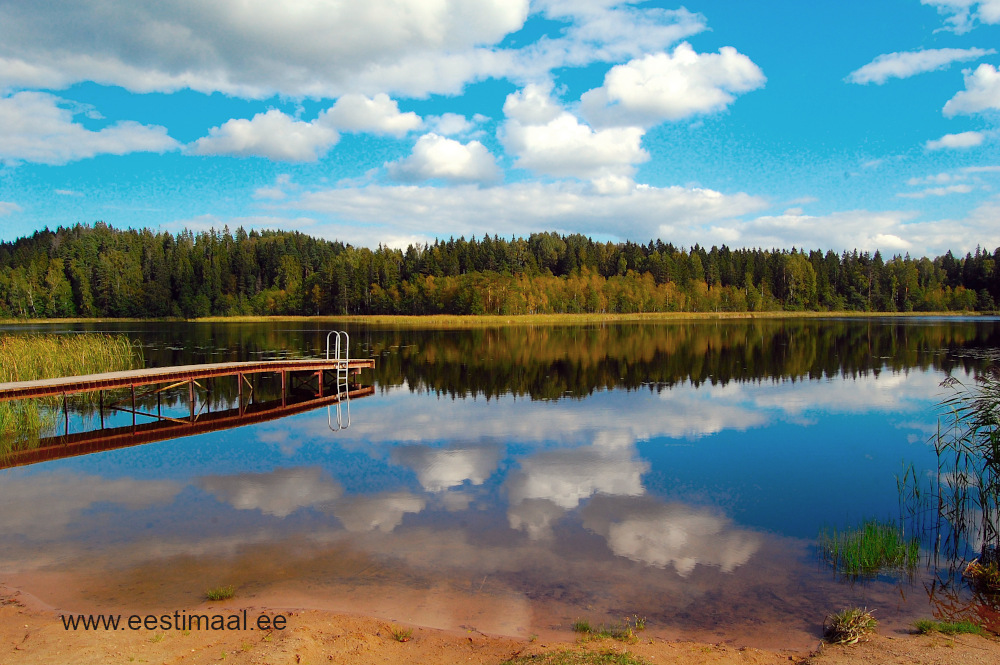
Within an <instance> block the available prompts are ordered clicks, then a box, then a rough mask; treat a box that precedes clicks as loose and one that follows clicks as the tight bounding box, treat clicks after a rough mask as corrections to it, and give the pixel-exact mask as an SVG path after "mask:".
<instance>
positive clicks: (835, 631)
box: [824, 607, 878, 644]
mask: <svg viewBox="0 0 1000 665" xmlns="http://www.w3.org/2000/svg"><path fill="white" fill-rule="evenodd" d="M877 626H878V621H876V620H875V617H874V616H872V612H870V611H868V610H867V609H861V608H860V607H852V608H850V609H846V610H841V611H840V612H837V613H835V614H831V615H830V616H828V617H827V618H826V621H825V622H824V627H825V630H824V637H825V638H826V641H827V642H829V643H830V644H857V643H858V642H860V641H861V640H863V639H865V638H867V637H868V636H869V635H871V634H872V633H874V632H875V628H876V627H877Z"/></svg>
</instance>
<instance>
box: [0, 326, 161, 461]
mask: <svg viewBox="0 0 1000 665" xmlns="http://www.w3.org/2000/svg"><path fill="white" fill-rule="evenodd" d="M142 366H143V357H142V347H141V346H140V345H139V343H138V342H133V341H131V340H130V339H129V338H128V337H126V336H125V335H106V334H100V333H91V334H79V335H77V334H73V335H4V336H0V383H8V382H16V381H33V380H36V379H51V378H56V377H60V376H79V375H83V374H97V373H101V372H114V371H120V370H127V369H134V368H137V367H142ZM59 404H60V400H59V399H58V398H45V399H22V400H13V401H9V402H0V453H3V452H6V451H10V450H12V449H14V448H15V447H16V446H18V444H19V443H23V442H24V441H30V440H32V439H36V438H37V437H38V435H39V432H41V431H42V430H44V429H45V428H46V427H50V426H52V424H53V423H54V421H55V418H56V410H55V407H56V406H58V405H59Z"/></svg>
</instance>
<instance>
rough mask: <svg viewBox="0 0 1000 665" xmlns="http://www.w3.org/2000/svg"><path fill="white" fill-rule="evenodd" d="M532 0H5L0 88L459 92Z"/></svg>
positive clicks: (500, 57) (496, 66)
mask: <svg viewBox="0 0 1000 665" xmlns="http://www.w3.org/2000/svg"><path fill="white" fill-rule="evenodd" d="M527 16H528V0H449V1H448V2H444V1H440V2H424V1H422V0H366V1H365V2H344V1H342V0H290V1H289V2H283V3H274V2H271V1H270V0H215V1H213V2H203V3H191V2H188V1H187V0H132V1H131V2H128V3H114V2H110V3H109V2H104V1H103V0H80V1H79V2H72V3H67V2H57V3H42V4H39V3H22V2H13V3H12V2H6V3H3V4H2V5H0V65H2V66H0V89H2V88H4V87H6V86H45V87H65V86H69V85H71V84H73V83H76V82H80V81H95V82H97V83H101V84H105V85H118V86H122V87H124V88H126V89H128V90H131V91H134V92H152V91H165V92H172V91H175V90H179V89H183V88H191V89H193V90H198V91H201V92H214V91H219V92H224V93H226V94H230V95H236V96H242V97H252V98H266V97H270V96H272V95H274V94H284V95H289V96H313V97H328V98H332V97H339V96H341V95H342V94H345V93H350V92H361V93H367V94H374V93H377V92H386V91H389V90H401V91H405V92H408V93H409V94H415V95H423V94H427V93H429V92H455V91H457V90H458V89H460V88H461V86H462V85H463V84H464V83H466V82H468V81H469V80H473V79H475V78H478V77H481V76H484V75H492V74H493V73H494V72H495V71H501V70H503V69H504V68H509V64H508V62H507V61H508V60H509V58H505V57H504V54H502V53H498V52H495V51H494V50H491V48H490V47H492V46H494V45H496V44H497V43H498V42H500V40H502V39H503V38H504V37H505V36H506V35H507V34H509V33H511V32H513V31H516V30H518V29H520V28H521V26H523V25H524V21H525V19H526V18H527Z"/></svg>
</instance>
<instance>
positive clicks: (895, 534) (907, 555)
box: [819, 519, 920, 576]
mask: <svg viewBox="0 0 1000 665" xmlns="http://www.w3.org/2000/svg"><path fill="white" fill-rule="evenodd" d="M819 547H820V550H821V551H822V552H823V558H824V559H826V560H827V561H828V562H829V563H830V564H832V565H833V567H834V568H835V569H836V570H837V571H838V572H841V573H843V574H845V575H850V576H859V575H875V574H877V573H880V572H883V571H887V570H912V569H914V568H915V567H916V566H917V564H918V563H919V561H920V541H919V539H917V538H915V537H911V538H906V537H905V536H904V535H903V529H902V527H900V526H899V525H898V524H896V523H895V522H893V521H891V520H888V521H884V522H883V521H880V520H877V519H869V520H866V521H865V522H864V523H863V524H862V525H861V526H860V527H854V528H851V529H847V530H845V531H837V530H836V529H824V530H823V531H821V532H820V534H819Z"/></svg>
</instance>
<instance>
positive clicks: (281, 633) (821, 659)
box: [0, 587, 1000, 665]
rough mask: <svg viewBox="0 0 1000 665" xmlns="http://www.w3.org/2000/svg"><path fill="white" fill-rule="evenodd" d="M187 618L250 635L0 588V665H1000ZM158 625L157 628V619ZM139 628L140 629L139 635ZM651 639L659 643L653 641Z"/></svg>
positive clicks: (354, 618)
mask: <svg viewBox="0 0 1000 665" xmlns="http://www.w3.org/2000/svg"><path fill="white" fill-rule="evenodd" d="M184 612H185V613H191V614H196V613H204V614H206V615H215V614H218V615H224V616H227V617H237V620H239V618H240V617H244V616H246V617H249V623H250V627H248V626H245V625H244V626H230V628H233V629H231V630H187V629H184V627H183V626H180V627H179V628H177V627H176V626H171V629H170V630H162V629H161V628H162V624H159V623H157V625H156V626H155V627H154V628H153V629H148V628H147V627H146V626H144V625H142V621H141V619H140V620H137V621H136V622H134V623H133V626H132V627H127V626H126V625H122V626H120V627H119V629H118V630H107V629H99V630H87V629H84V628H82V627H80V626H78V627H77V628H75V629H74V628H72V627H71V628H69V629H67V628H66V627H65V625H64V624H65V622H64V620H63V617H62V615H61V613H60V612H59V611H58V610H56V609H52V608H46V607H45V606H44V604H42V603H40V602H39V601H38V600H37V599H36V598H34V597H33V596H31V595H29V594H27V593H24V592H21V591H18V590H16V589H12V588H9V587H0V662H3V663H18V664H19V665H20V664H29V663H46V664H48V663H60V662H73V663H78V664H79V665H88V664H98V663H101V664H103V663H132V662H137V663H164V664H169V663H184V664H197V663H219V662H225V663H239V664H242V663H247V664H251V663H253V664H264V663H268V664H270V663H275V664H279V663H282V664H283V663H295V664H300V663H343V664H345V665H346V664H348V663H349V664H351V665H366V664H369V663H371V664H374V663H414V664H421V663H426V664H432V663H433V664H443V663H460V662H461V663H471V664H478V665H490V664H499V663H505V662H508V661H513V662H515V663H518V662H541V663H545V662H548V661H547V660H546V659H545V657H546V656H549V657H551V656H552V655H554V654H559V653H562V652H576V653H584V652H596V653H599V654H609V653H613V654H625V653H627V654H630V655H631V656H632V657H633V658H634V659H636V660H635V662H640V663H641V662H645V663H664V662H667V663H680V664H684V665H694V664H703V663H704V664H716V663H718V664H729V663H743V664H746V663H750V664H754V665H767V664H770V663H816V664H823V665H836V664H840V663H870V664H873V665H874V664H883V663H884V664H888V663H926V664H928V665H931V664H938V663H940V664H941V665H945V664H948V665H950V664H952V663H966V664H969V665H979V664H982V665H986V664H993V663H997V662H1000V641H998V640H997V639H996V638H984V637H979V636H974V635H958V636H953V637H951V636H945V635H939V634H938V635H916V634H913V633H911V632H909V631H908V630H904V629H899V628H894V629H888V630H883V631H881V632H880V633H879V634H878V635H876V636H874V637H873V638H872V639H871V640H870V641H869V642H867V643H860V644H856V645H850V646H839V645H838V646H834V645H825V644H822V643H821V642H820V640H819V636H818V635H817V641H816V645H815V647H814V648H810V649H805V650H803V649H801V648H799V649H782V648H775V649H760V648H753V647H746V646H742V645H740V644H738V643H732V641H729V640H727V641H726V642H722V643H714V644H712V643H704V642H693V641H675V640H668V639H663V638H661V637H657V636H655V635H653V631H650V632H649V633H647V632H646V631H643V632H640V633H638V634H637V637H636V639H635V640H630V641H621V640H616V639H611V638H604V639H586V640H584V639H581V638H580V637H579V636H577V635H574V634H573V633H572V632H570V631H566V632H565V633H562V634H558V633H552V634H548V635H543V636H532V637H530V638H529V639H523V638H512V637H506V636H501V635H495V634H489V633H485V632H481V631H480V630H478V629H477V628H476V627H474V626H467V627H465V628H463V629H461V630H442V629H436V628H428V627H421V626H417V625H405V624H401V623H396V622H393V621H388V620H385V619H382V618H376V617H369V616H358V615H351V614H344V613H338V612H332V611H326V610H299V609H291V608H286V607H280V608H279V607H262V606H253V607H250V606H247V605H246V604H241V603H239V602H237V599H234V600H233V601H230V602H227V603H224V604H220V605H208V604H206V605H203V606H199V607H195V608H190V609H189V610H184ZM261 616H264V617H270V618H271V619H272V620H273V618H275V617H279V616H280V617H282V618H283V619H284V622H285V623H286V626H285V628H284V629H282V630H273V629H270V630H267V629H265V630H257V629H256V627H255V626H253V623H254V621H255V620H257V618H258V617H261ZM157 621H159V619H157ZM133 628H134V629H133ZM650 635H653V636H650ZM564 662H565V661H564Z"/></svg>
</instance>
